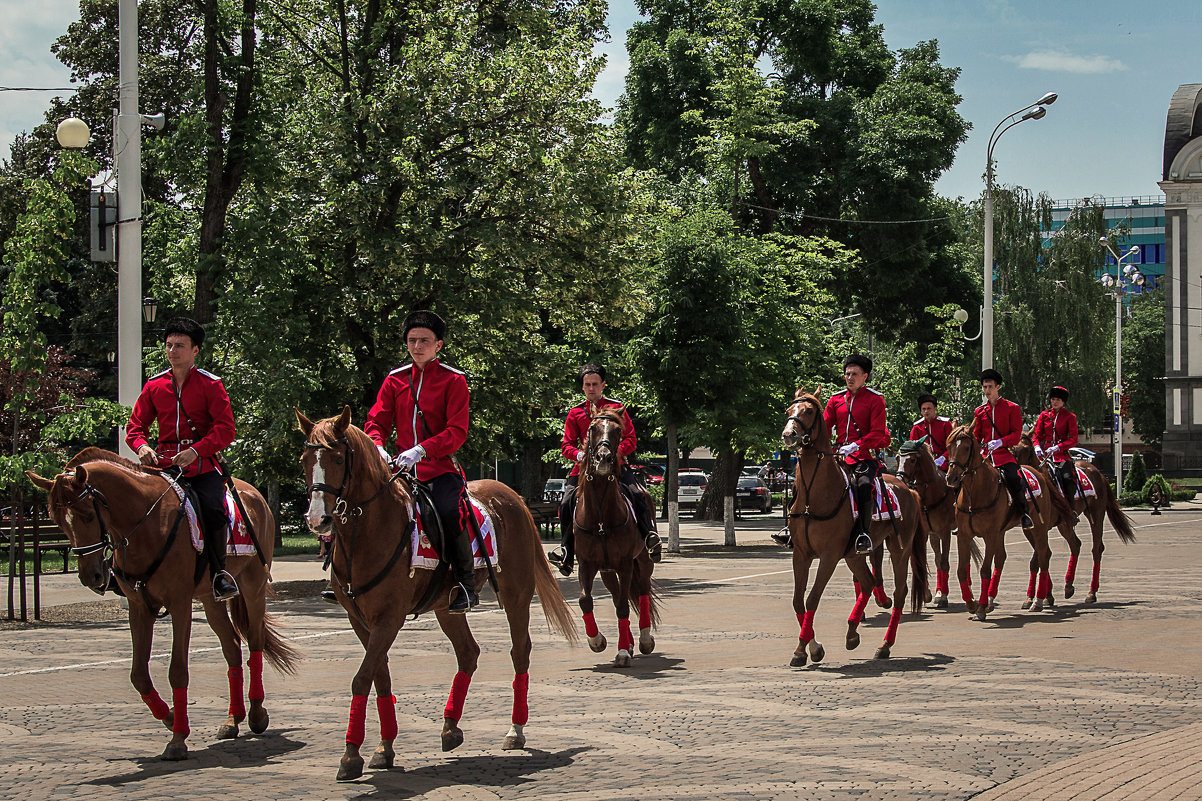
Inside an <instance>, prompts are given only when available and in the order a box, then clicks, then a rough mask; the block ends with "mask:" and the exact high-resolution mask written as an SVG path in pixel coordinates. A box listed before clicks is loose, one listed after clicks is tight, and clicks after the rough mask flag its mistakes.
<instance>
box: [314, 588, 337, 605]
mask: <svg viewBox="0 0 1202 801" xmlns="http://www.w3.org/2000/svg"><path fill="white" fill-rule="evenodd" d="M318 594H319V595H320V596H321V600H323V601H325V602H326V603H328V604H336V603H338V596H337V595H335V594H334V591H333V590H331V589H329V588H327V589H324V590H322V591H321V592H320V593H318Z"/></svg>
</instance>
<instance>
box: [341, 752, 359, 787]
mask: <svg viewBox="0 0 1202 801" xmlns="http://www.w3.org/2000/svg"><path fill="white" fill-rule="evenodd" d="M362 775H363V757H359V756H357V757H354V758H352V759H347V758H345V757H344V758H343V759H342V761H341V762H339V763H338V781H340V782H349V781H352V780H354V779H357V778H359V777H360V776H362Z"/></svg>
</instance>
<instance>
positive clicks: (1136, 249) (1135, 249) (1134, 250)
mask: <svg viewBox="0 0 1202 801" xmlns="http://www.w3.org/2000/svg"><path fill="white" fill-rule="evenodd" d="M1127 253H1128V254H1130V255H1132V256H1134V255H1135V254H1136V253H1139V245H1132V246H1131V249H1130V250H1128V251H1127Z"/></svg>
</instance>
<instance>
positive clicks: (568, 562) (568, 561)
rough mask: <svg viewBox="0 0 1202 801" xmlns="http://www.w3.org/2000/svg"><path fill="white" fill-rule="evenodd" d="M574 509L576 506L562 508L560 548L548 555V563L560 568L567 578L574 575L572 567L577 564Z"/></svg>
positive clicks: (560, 515)
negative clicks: (573, 519) (573, 520)
mask: <svg viewBox="0 0 1202 801" xmlns="http://www.w3.org/2000/svg"><path fill="white" fill-rule="evenodd" d="M574 509H575V506H574V505H571V504H564V505H563V506H562V507H561V508H560V510H559V532H560V540H559V547H557V548H555V549H554V550H552V551H551V553H549V554H547V561H548V562H550V563H551V564H553V565H555V566H556V567H557V568H559V572H560V573H562V574H563V575H565V576H570V575H572V565H573V564H575V559H574V557H575V550H574V549H573V544H574V542H575V530H574V523H573V522H572V516H573V515H572V513H573V511H574Z"/></svg>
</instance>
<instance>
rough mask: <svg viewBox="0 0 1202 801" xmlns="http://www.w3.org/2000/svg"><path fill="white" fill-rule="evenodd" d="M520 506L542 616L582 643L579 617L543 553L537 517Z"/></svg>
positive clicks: (566, 636)
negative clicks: (524, 519) (529, 547)
mask: <svg viewBox="0 0 1202 801" xmlns="http://www.w3.org/2000/svg"><path fill="white" fill-rule="evenodd" d="M520 505H521V508H522V510H523V513H524V514H525V515H526V521H525V522H526V526H525V529H526V531H527V532H528V536H529V537H530V538H531V539H532V540H533V542H532V544H531V545H532V547H531V549H530V550H531V553H532V555H533V559H532V562H533V564H532V565H531V567H530V569H531V571H532V572H533V573H534V591H535V592H536V593H537V594H538V602H539V605H540V606H542V608H543V616H544V617H546V619H547V625H548V626H549V627H550V628H551V631H553V632H555V633H556V634H559V635H561V636H562V637H563V638H564V639H566V640H567V641H568V642H569V643H571V644H572V645H576V644H577V643H579V642H580V630H579V629H577V628H576V619H575V618H574V617H573V616H572V610H571V609H569V608H568V602H567V601H565V600H564V599H563V592H562V591H560V589H559V582H558V581H556V580H555V576H554V575H553V574H552V573H551V563H550V562H548V561H547V559H546V557H545V556H543V549H542V545H541V542H540V540H539V537H538V526H537V525H535V522H534V517H533V516H532V515H531V514H530V509H529V508H527V507H526V504H524V503H523V504H520Z"/></svg>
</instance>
